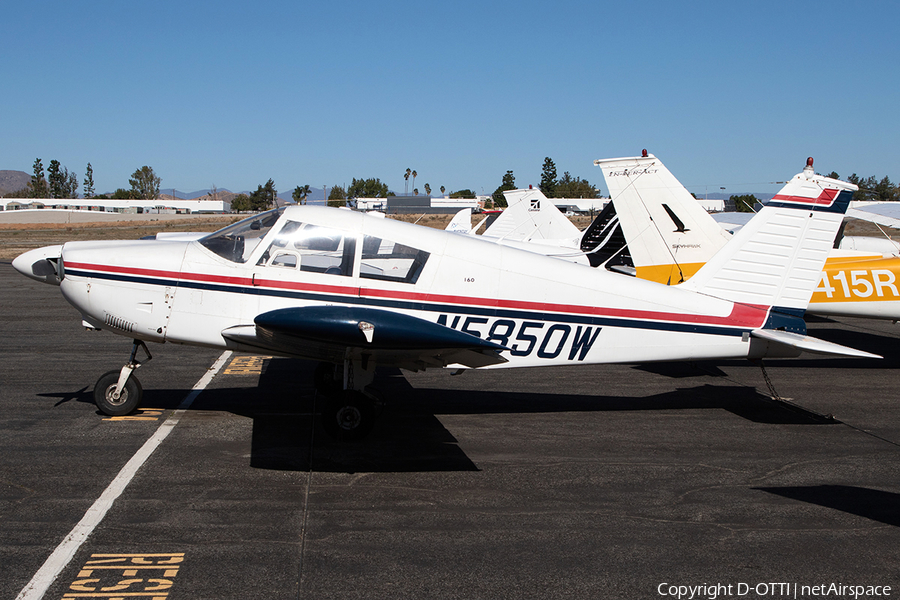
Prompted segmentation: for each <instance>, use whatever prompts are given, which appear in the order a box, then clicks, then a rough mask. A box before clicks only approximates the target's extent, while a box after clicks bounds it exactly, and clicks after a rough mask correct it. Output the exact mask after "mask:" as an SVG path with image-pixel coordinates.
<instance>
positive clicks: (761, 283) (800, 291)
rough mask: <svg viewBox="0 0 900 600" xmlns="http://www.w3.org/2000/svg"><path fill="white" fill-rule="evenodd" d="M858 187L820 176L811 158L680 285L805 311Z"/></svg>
mask: <svg viewBox="0 0 900 600" xmlns="http://www.w3.org/2000/svg"><path fill="white" fill-rule="evenodd" d="M856 189H857V187H856V186H855V185H853V184H850V183H845V182H843V181H838V180H836V179H830V178H827V177H822V176H820V175H816V173H815V171H814V170H813V168H812V159H811V158H810V159H809V160H807V166H806V168H805V169H803V172H802V173H798V174H797V175H795V176H794V178H793V179H791V181H789V182H788V184H787V185H786V186H784V188H782V190H781V191H780V192H779V193H778V194H777V195H776V196H775V197H774V198H772V200H771V201H770V202H769V203H768V204H767V205H766V206H765V207H763V209H762V210H761V211H760V212H759V213H758V214H757V215H756V216H754V217H753V218H752V219H751V220H750V222H748V223H747V225H745V226H744V227H743V228H742V229H741V230H740V231H738V232H737V233H736V234H735V236H734V237H733V238H732V240H731V241H730V242H729V243H728V244H727V245H726V246H724V247H723V248H722V249H721V250H720V251H719V252H718V253H716V255H715V256H714V257H713V258H712V259H711V260H710V261H709V262H707V263H706V265H705V266H704V267H703V268H701V269H700V270H699V271H698V272H697V274H696V275H694V277H692V278H691V279H690V280H688V281H687V282H686V283H683V284H681V285H682V287H684V288H685V289H690V290H694V291H697V292H700V293H703V294H708V295H710V296H715V297H718V298H723V299H726V300H731V301H732V302H741V303H746V304H754V305H761V306H770V307H778V308H780V309H787V310H786V311H784V312H788V313H794V314H802V313H803V311H805V310H806V307H807V305H808V304H809V299H810V297H811V296H812V293H813V291H814V290H815V288H816V286H817V285H818V283H819V280H820V278H821V273H822V267H823V266H824V265H825V259H826V258H827V257H828V253H829V251H830V249H831V247H832V245H833V243H834V238H835V236H836V235H837V232H838V229H839V228H840V225H841V220H842V219H843V216H844V213H845V212H846V211H847V207H848V206H849V204H850V198H851V197H852V196H853V192H854V191H856Z"/></svg>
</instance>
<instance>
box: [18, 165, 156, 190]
mask: <svg viewBox="0 0 900 600" xmlns="http://www.w3.org/2000/svg"><path fill="white" fill-rule="evenodd" d="M161 181H162V180H161V179H160V178H159V177H158V176H157V175H156V173H154V172H153V168H152V167H148V166H146V165H145V166H143V167H140V168H139V169H136V170H135V171H134V173H132V174H131V177H130V178H129V179H128V183H129V185H130V186H131V189H125V188H119V189H117V190H116V191H115V192H113V193H112V194H97V193H96V189H95V187H94V168H93V167H92V166H91V163H88V164H87V169H86V170H85V175H84V182H83V183H84V191H83V197H84V198H97V199H110V198H112V199H135V200H154V199H156V198H159V184H160V183H161ZM78 187H79V184H78V175H76V174H75V173H74V172H69V169H67V168H66V167H63V166H62V165H61V164H60V163H59V161H58V160H56V159H53V160H51V161H50V164H49V165H48V167H47V173H46V176H45V175H44V163H43V161H42V160H41V159H40V158H36V159H35V160H34V166H33V171H32V175H31V181H29V182H28V183H27V184H26V185H25V187H24V188H22V189H21V190H16V191H14V192H10V193H8V194H6V195H5V197H7V198H33V199H35V200H42V199H55V200H62V199H67V198H73V199H74V198H78Z"/></svg>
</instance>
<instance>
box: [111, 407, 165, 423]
mask: <svg viewBox="0 0 900 600" xmlns="http://www.w3.org/2000/svg"><path fill="white" fill-rule="evenodd" d="M162 414H163V409H162V408H139V409H138V410H137V412H134V413H132V414H130V415H123V416H121V417H106V418H105V419H103V420H104V421H157V420H159V417H160V416H162Z"/></svg>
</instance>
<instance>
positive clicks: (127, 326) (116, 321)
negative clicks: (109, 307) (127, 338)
mask: <svg viewBox="0 0 900 600" xmlns="http://www.w3.org/2000/svg"><path fill="white" fill-rule="evenodd" d="M104 322H105V323H106V324H107V325H109V326H110V327H112V328H113V329H119V330H121V331H128V332H129V333H130V332H132V331H134V323H131V322H130V321H126V320H125V319H120V318H119V317H115V316H113V315H111V314H109V313H106V320H105V321H104Z"/></svg>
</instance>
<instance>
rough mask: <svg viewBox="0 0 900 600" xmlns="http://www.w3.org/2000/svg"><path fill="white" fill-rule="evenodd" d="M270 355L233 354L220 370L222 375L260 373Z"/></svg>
mask: <svg viewBox="0 0 900 600" xmlns="http://www.w3.org/2000/svg"><path fill="white" fill-rule="evenodd" d="M270 358H272V357H271V356H235V357H234V358H233V359H231V362H230V363H229V364H228V366H227V367H225V370H224V371H222V373H223V374H224V375H260V374H262V372H263V369H264V367H265V363H266V361H267V360H269V359H270Z"/></svg>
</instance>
